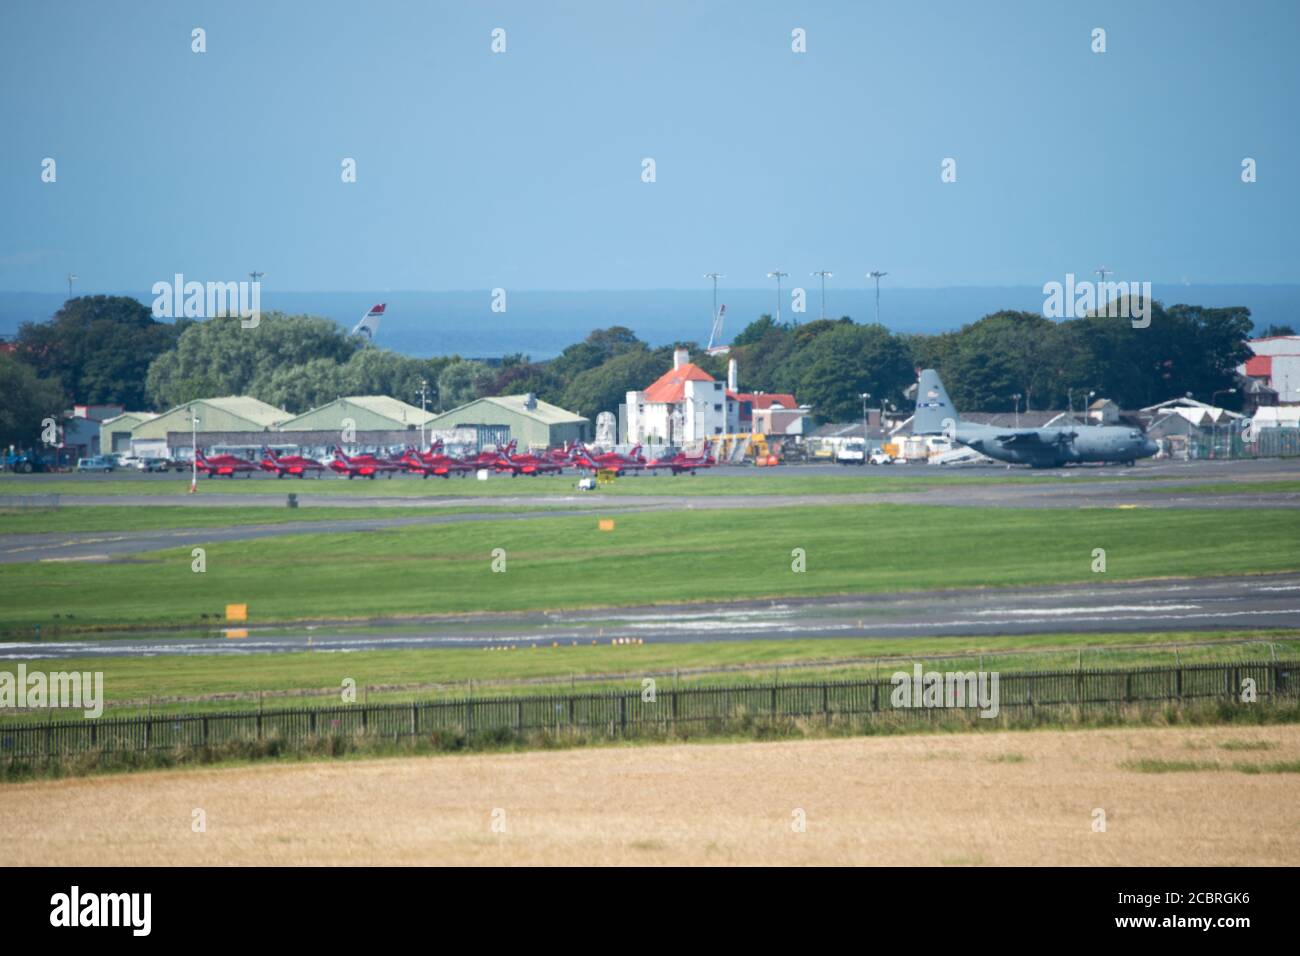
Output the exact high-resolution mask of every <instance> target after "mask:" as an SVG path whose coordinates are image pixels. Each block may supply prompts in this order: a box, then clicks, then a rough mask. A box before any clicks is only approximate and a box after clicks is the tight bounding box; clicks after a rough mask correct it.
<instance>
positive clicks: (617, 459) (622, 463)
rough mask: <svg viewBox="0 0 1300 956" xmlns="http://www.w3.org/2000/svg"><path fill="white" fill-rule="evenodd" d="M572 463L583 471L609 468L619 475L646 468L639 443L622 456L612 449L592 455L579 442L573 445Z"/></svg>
mask: <svg viewBox="0 0 1300 956" xmlns="http://www.w3.org/2000/svg"><path fill="white" fill-rule="evenodd" d="M573 464H574V465H576V466H577V467H578V468H581V469H582V470H584V471H602V470H604V469H609V470H610V471H613V472H615V473H617V474H620V475H622V474H626V473H628V472H640V471H645V470H646V460H645V458H644V457H642V455H641V446H640V445H637V446H636V447H635V448H633V449H632V451H631V452H630V453H629V454H628V455H626V456H624V455H620V454H618V452H613V451H607V452H604V453H602V454H599V455H593V454H592V453H591V452H590V451H588V450H587V447H586V446H585V445H581V444H579V445H576V446H574V449H573Z"/></svg>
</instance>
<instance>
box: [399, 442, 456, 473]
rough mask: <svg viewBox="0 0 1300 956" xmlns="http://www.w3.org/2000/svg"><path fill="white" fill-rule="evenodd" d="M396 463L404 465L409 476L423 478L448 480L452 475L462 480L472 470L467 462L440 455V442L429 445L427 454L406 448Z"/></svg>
mask: <svg viewBox="0 0 1300 956" xmlns="http://www.w3.org/2000/svg"><path fill="white" fill-rule="evenodd" d="M397 461H398V463H399V464H401V465H404V466H405V467H406V470H407V471H409V472H411V474H413V475H421V476H423V477H425V478H428V477H429V476H430V475H433V476H434V477H436V478H450V477H451V476H452V475H453V474H456V475H460V476H461V477H462V478H464V477H465V475H467V474H469V473H470V472H471V471H473V470H474V466H473V465H472V464H470V463H469V462H467V461H462V460H461V459H459V458H453V457H452V456H451V455H444V454H442V442H441V441H437V442H434V443H433V444H432V445H430V446H429V450H428V451H427V452H419V451H416V450H415V449H414V448H407V449H406V453H405V454H403V455H402V457H401V458H399V459H397Z"/></svg>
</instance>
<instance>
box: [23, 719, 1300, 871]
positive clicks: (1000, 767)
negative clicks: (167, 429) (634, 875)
mask: <svg viewBox="0 0 1300 956" xmlns="http://www.w3.org/2000/svg"><path fill="white" fill-rule="evenodd" d="M1229 753H1231V761H1230V762H1231V764H1232V766H1233V768H1234V770H1233V772H1224V771H1223V770H1222V769H1218V768H1217V767H1215V768H1214V769H1189V770H1186V771H1183V772H1179V773H1177V774H1175V775H1174V776H1173V777H1172V778H1171V777H1170V776H1169V775H1167V774H1163V773H1152V772H1143V770H1141V769H1140V767H1141V766H1149V767H1155V766H1161V765H1172V764H1178V763H1186V762H1189V761H1191V762H1197V763H1206V764H1209V763H1212V762H1215V760H1214V758H1215V756H1216V755H1218V754H1223V755H1225V756H1226V755H1227V754H1229ZM1142 762H1145V764H1144V763H1142ZM1135 764H1136V765H1137V766H1138V767H1139V769H1133V767H1134V765H1135ZM1297 764H1300V727H1297V726H1295V725H1277V726H1260V727H1236V726H1232V727H1188V728H1184V727H1160V728H1136V729H1130V728H1124V729H1104V730H1095V729H1094V730H1065V731H1061V730H1052V731H1015V732H978V733H965V734H911V735H906V736H873V737H855V738H846V739H812V740H783V741H777V742H768V743H714V744H701V743H693V744H685V745H671V746H655V747H644V746H627V745H622V746H605V747H593V748H588V749H578V750H562V751H552V752H529V753H492V754H465V755H460V756H433V757H403V758H402V759H370V760H355V761H353V760H344V761H336V762H334V763H321V762H319V761H312V762H306V763H288V764H280V765H275V766H253V767H222V768H212V769H187V770H168V771H157V772H151V773H136V774H124V775H116V776H95V777H85V778H79V779H63V780H39V781H32V782H27V783H12V784H9V785H7V786H6V787H5V790H4V799H3V800H0V831H3V832H4V833H7V834H22V837H23V838H22V839H11V840H5V841H2V842H0V865H2V866H35V865H40V866H50V865H57V866H91V865H114V866H120V865H128V866H129V865H148V866H169V865H189V866H224V865H232V864H256V865H259V866H266V865H319V866H334V865H340V864H369V865H376V864H417V865H429V864H441V865H447V864H452V865H459V864H483V865H506V864H563V865H590V864H630V865H642V866H644V865H654V864H662V865H686V864H704V865H718V864H735V865H741V864H743V865H766V866H770V865H811V864H851V865H872V864H878V865H935V866H980V865H995V866H996V865H1058V866H1115V865H1124V866H1132V865H1148V866H1158V865H1165V866H1189V865H1198V866H1252V865H1281V866H1293V865H1295V864H1296V863H1297V862H1300V804H1298V803H1297V802H1296V800H1295V774H1294V772H1293V771H1291V772H1287V771H1286V770H1285V768H1287V767H1295V766H1296V765H1297ZM1237 765H1241V766H1242V767H1246V766H1254V767H1257V770H1258V772H1253V773H1252V772H1241V771H1240V770H1238V769H1235V768H1236V767H1237ZM1270 767H1273V768H1277V769H1273V770H1270V769H1269V768H1270ZM195 808H199V809H201V810H202V811H203V814H204V820H205V828H204V830H203V832H200V833H196V832H194V829H193V828H192V826H191V824H192V822H193V819H194V813H193V811H194V810H195ZM1097 809H1101V810H1102V811H1104V813H1105V818H1106V824H1107V825H1106V829H1105V831H1104V832H1095V831H1094V822H1095V820H1096V819H1097V815H1096V812H1095V811H1096V810H1097ZM796 821H802V822H803V823H804V824H805V825H804V826H802V827H796V826H792V823H794V822H796ZM494 822H496V823H497V827H496V828H495V829H494V828H493V823H494Z"/></svg>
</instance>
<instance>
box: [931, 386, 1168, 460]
mask: <svg viewBox="0 0 1300 956" xmlns="http://www.w3.org/2000/svg"><path fill="white" fill-rule="evenodd" d="M912 434H913V435H945V436H947V438H948V439H950V440H951V441H955V442H957V443H958V444H961V445H966V446H967V447H970V448H973V449H975V450H976V451H977V452H979V453H980V454H983V455H987V456H988V457H990V458H996V459H997V460H998V461H1008V462H1012V463H1013V464H1020V465H1032V466H1033V467H1035V468H1057V467H1060V466H1061V465H1066V464H1069V463H1071V462H1085V461H1094V462H1108V461H1113V462H1123V463H1124V464H1126V465H1132V464H1133V463H1134V462H1136V461H1137V459H1139V458H1149V457H1150V456H1152V455H1154V454H1155V453H1156V452H1157V451H1159V446H1158V445H1157V444H1156V443H1155V442H1154V441H1152V440H1151V439H1150V438H1147V437H1146V435H1144V434H1142V432H1141V431H1139V430H1138V429H1136V428H1128V427H1125V426H1120V425H1077V424H1070V425H1063V426H1056V427H1053V428H998V427H997V426H995V425H976V424H973V423H971V422H964V421H962V420H961V416H960V415H958V414H957V410H956V409H955V408H953V405H952V400H951V399H949V398H948V392H947V390H945V389H944V387H943V382H941V381H940V380H939V373H938V372H936V371H935V370H934V369H932V368H927V369H925V370H923V371H922V372H921V378H920V381H919V382H918V384H917V390H916V417H914V418H913V419H912Z"/></svg>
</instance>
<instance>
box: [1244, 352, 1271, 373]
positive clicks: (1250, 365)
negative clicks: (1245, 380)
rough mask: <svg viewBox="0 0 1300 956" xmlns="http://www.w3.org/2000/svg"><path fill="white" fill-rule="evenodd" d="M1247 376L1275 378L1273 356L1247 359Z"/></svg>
mask: <svg viewBox="0 0 1300 956" xmlns="http://www.w3.org/2000/svg"><path fill="white" fill-rule="evenodd" d="M1246 374H1247V375H1249V376H1251V377H1253V378H1272V377H1273V356H1271V355H1252V356H1251V357H1250V358H1248V359H1246Z"/></svg>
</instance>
